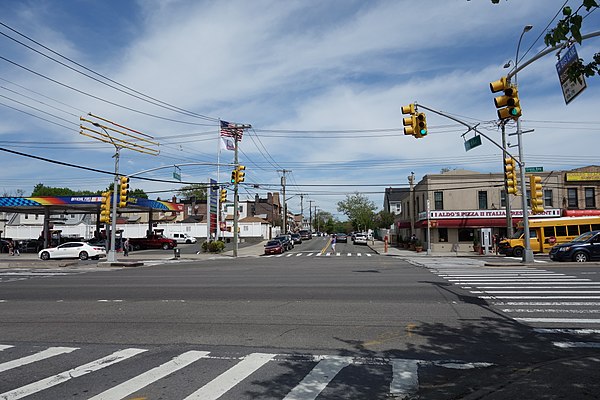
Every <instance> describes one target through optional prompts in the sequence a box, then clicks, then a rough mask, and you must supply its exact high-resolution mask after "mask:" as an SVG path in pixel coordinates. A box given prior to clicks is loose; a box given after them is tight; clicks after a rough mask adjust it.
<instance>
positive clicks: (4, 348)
mask: <svg viewBox="0 0 600 400" xmlns="http://www.w3.org/2000/svg"><path fill="white" fill-rule="evenodd" d="M11 347H13V346H10V345H8V344H0V351H2V350H6V349H10V348H11Z"/></svg>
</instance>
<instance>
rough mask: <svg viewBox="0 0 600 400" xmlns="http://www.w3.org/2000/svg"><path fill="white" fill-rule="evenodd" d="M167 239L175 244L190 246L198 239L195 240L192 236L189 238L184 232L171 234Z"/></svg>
mask: <svg viewBox="0 0 600 400" xmlns="http://www.w3.org/2000/svg"><path fill="white" fill-rule="evenodd" d="M169 237H170V238H171V239H173V240H175V241H176V242H177V243H187V244H192V243H196V242H197V241H198V239H196V238H195V237H193V236H190V235H189V234H187V233H185V232H173V233H171V234H170V235H169Z"/></svg>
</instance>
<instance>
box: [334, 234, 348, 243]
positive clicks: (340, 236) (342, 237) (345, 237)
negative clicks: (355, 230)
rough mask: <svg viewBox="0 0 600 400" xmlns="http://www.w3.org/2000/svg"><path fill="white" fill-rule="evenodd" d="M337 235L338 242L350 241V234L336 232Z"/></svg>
mask: <svg viewBox="0 0 600 400" xmlns="http://www.w3.org/2000/svg"><path fill="white" fill-rule="evenodd" d="M335 237H336V242H337V243H340V242H344V243H348V235H346V234H345V233H336V234H335Z"/></svg>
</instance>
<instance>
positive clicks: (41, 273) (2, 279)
mask: <svg viewBox="0 0 600 400" xmlns="http://www.w3.org/2000/svg"><path fill="white" fill-rule="evenodd" d="M83 273H85V271H77V270H64V269H63V270H61V269H40V268H11V269H6V270H0V283H7V282H15V281H23V280H27V279H31V278H48V277H52V276H67V275H74V274H83Z"/></svg>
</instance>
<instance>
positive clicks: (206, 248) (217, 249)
mask: <svg viewBox="0 0 600 400" xmlns="http://www.w3.org/2000/svg"><path fill="white" fill-rule="evenodd" d="M223 250H225V243H223V242H222V241H221V240H215V241H212V242H204V243H202V251H203V252H205V253H208V252H210V253H221V252H222V251H223Z"/></svg>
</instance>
